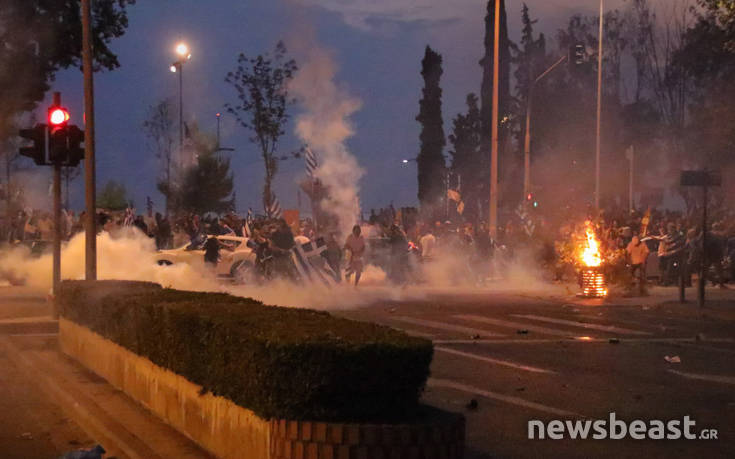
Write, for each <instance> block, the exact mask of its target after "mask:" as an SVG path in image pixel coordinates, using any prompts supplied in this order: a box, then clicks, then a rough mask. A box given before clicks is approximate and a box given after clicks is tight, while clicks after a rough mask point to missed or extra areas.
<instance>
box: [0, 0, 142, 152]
mask: <svg viewBox="0 0 735 459" xmlns="http://www.w3.org/2000/svg"><path fill="white" fill-rule="evenodd" d="M133 3H135V0H96V1H94V2H93V3H92V16H93V17H92V21H93V24H94V26H93V27H92V31H93V37H92V40H93V49H94V56H93V57H94V65H95V69H96V70H102V69H108V70H112V69H114V68H116V67H119V66H120V63H119V62H118V60H117V56H116V55H115V54H114V53H113V52H112V50H110V48H109V47H108V45H109V43H110V42H111V41H112V39H113V38H116V37H119V36H121V35H122V34H123V33H125V29H126V28H127V26H128V18H127V13H126V7H127V6H128V5H130V4H133ZM81 53H82V24H81V16H80V2H79V0H3V3H2V7H0V100H2V101H3V110H2V112H1V113H0V139H4V138H7V137H8V136H11V135H15V129H14V127H13V119H14V117H15V116H16V115H17V114H18V113H20V112H24V111H29V110H33V109H34V108H35V107H36V105H37V104H38V102H40V101H41V100H43V97H44V94H45V93H46V91H48V90H49V87H50V84H51V83H52V82H53V80H54V75H55V74H56V72H57V71H58V70H59V69H64V68H68V67H72V66H80V65H81Z"/></svg>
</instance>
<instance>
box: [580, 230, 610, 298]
mask: <svg viewBox="0 0 735 459" xmlns="http://www.w3.org/2000/svg"><path fill="white" fill-rule="evenodd" d="M579 258H580V261H581V265H582V267H581V273H580V279H581V287H582V292H580V293H579V296H582V297H585V298H603V297H605V296H607V282H606V281H605V275H604V273H603V271H602V256H601V254H600V241H598V240H597V236H596V235H595V230H594V228H593V227H592V222H590V221H586V222H585V238H584V241H583V243H582V248H581V251H580V256H579Z"/></svg>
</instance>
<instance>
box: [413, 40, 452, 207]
mask: <svg viewBox="0 0 735 459" xmlns="http://www.w3.org/2000/svg"><path fill="white" fill-rule="evenodd" d="M442 72H443V70H442V57H441V55H440V54H439V53H437V52H436V51H434V50H433V49H431V48H430V47H429V46H427V47H426V51H425V52H424V58H423V60H422V61H421V76H422V77H423V78H424V88H423V90H422V94H423V97H422V98H421V100H420V101H419V114H418V116H416V121H418V122H419V123H421V134H420V136H419V139H420V141H421V147H420V151H419V154H418V157H417V158H416V163H417V166H418V185H419V191H418V198H419V202H420V203H421V209H422V211H424V212H425V213H426V215H432V216H433V217H436V214H437V212H438V210H439V209H441V206H440V204H441V202H443V199H446V196H444V194H445V186H444V180H445V175H446V170H445V167H446V166H445V164H444V153H443V150H444V145H446V140H445V138H444V121H443V120H442V89H441V86H440V84H439V82H440V80H441V75H442Z"/></svg>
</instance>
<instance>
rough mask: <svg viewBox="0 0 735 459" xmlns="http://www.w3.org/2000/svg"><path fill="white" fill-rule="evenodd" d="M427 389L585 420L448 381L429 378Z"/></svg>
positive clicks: (547, 407) (555, 409)
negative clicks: (448, 391)
mask: <svg viewBox="0 0 735 459" xmlns="http://www.w3.org/2000/svg"><path fill="white" fill-rule="evenodd" d="M427 384H428V386H429V387H442V388H448V389H455V390H458V391H462V392H466V393H469V394H473V395H481V396H483V397H485V398H489V399H493V400H499V401H501V402H505V403H510V404H511V405H516V406H522V407H524V408H530V409H532V410H536V411H543V412H544V413H551V414H554V415H557V416H564V417H568V418H585V417H586V416H584V415H581V414H579V413H574V412H572V411H566V410H561V409H559V408H554V407H551V406H546V405H542V404H541V403H536V402H529V401H528V400H524V399H522V398H519V397H513V396H511V395H503V394H498V393H497V392H490V391H487V390H484V389H480V388H478V387H472V386H468V385H466V384H462V383H458V382H455V381H451V380H448V379H437V378H429V381H428V382H427Z"/></svg>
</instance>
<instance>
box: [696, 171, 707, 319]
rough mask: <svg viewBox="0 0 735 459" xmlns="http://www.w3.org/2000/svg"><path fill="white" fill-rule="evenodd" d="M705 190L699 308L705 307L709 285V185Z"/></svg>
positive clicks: (705, 186)
mask: <svg viewBox="0 0 735 459" xmlns="http://www.w3.org/2000/svg"><path fill="white" fill-rule="evenodd" d="M702 190H703V195H704V196H703V200H702V201H703V202H702V204H703V206H702V262H701V264H700V266H699V292H698V298H697V299H698V301H699V307H700V308H703V307H704V287H705V286H706V285H707V185H706V184H705V185H704V187H703V188H702Z"/></svg>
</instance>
